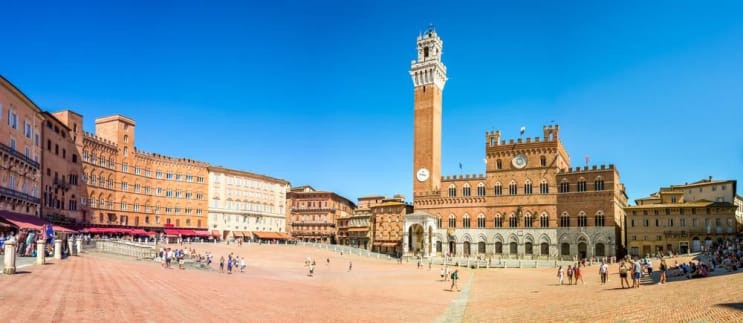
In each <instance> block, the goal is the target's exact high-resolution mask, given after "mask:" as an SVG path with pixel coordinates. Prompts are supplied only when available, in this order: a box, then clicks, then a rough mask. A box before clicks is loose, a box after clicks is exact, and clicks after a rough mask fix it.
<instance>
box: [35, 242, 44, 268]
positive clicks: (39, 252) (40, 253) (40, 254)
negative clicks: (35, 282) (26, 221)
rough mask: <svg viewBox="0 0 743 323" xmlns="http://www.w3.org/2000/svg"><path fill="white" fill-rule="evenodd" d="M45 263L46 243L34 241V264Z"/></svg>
mask: <svg viewBox="0 0 743 323" xmlns="http://www.w3.org/2000/svg"><path fill="white" fill-rule="evenodd" d="M45 263H46V241H44V240H38V241H36V264H37V265H43V264H45Z"/></svg>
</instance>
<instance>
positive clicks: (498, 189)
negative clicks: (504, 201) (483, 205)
mask: <svg viewBox="0 0 743 323" xmlns="http://www.w3.org/2000/svg"><path fill="white" fill-rule="evenodd" d="M501 195H503V186H501V184H500V182H497V183H495V196H501Z"/></svg>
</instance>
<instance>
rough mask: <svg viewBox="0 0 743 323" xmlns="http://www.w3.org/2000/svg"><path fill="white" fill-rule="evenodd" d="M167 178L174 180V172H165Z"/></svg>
mask: <svg viewBox="0 0 743 323" xmlns="http://www.w3.org/2000/svg"><path fill="white" fill-rule="evenodd" d="M165 179H167V180H172V179H173V173H166V174H165Z"/></svg>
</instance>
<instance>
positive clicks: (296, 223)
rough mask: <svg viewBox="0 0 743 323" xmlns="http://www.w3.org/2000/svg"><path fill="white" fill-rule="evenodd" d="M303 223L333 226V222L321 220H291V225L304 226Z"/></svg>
mask: <svg viewBox="0 0 743 323" xmlns="http://www.w3.org/2000/svg"><path fill="white" fill-rule="evenodd" d="M304 225H321V226H331V227H334V226H335V223H333V222H324V221H323V222H321V221H294V222H292V226H304Z"/></svg>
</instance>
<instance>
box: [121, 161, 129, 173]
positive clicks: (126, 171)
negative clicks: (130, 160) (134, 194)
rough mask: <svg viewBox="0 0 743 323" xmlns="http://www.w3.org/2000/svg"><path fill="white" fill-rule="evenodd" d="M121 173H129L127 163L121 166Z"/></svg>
mask: <svg viewBox="0 0 743 323" xmlns="http://www.w3.org/2000/svg"><path fill="white" fill-rule="evenodd" d="M121 171H122V172H124V173H128V172H129V165H128V164H127V163H123V164H121Z"/></svg>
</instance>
